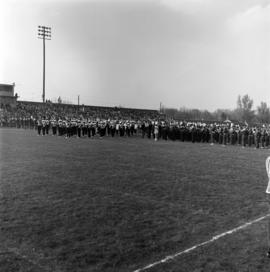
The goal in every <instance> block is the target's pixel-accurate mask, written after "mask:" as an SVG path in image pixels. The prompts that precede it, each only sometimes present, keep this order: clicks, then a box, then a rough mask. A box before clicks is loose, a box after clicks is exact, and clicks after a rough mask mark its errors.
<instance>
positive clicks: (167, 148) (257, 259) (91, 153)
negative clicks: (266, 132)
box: [0, 128, 270, 272]
mask: <svg viewBox="0 0 270 272" xmlns="http://www.w3.org/2000/svg"><path fill="white" fill-rule="evenodd" d="M269 151H270V150H266V149H259V150H256V149H253V148H245V149H243V148H241V147H239V146H226V147H223V146H221V145H214V146H210V145H209V144H199V143H195V144H192V143H187V142H184V143H183V142H178V141H176V142H172V141H158V142H155V141H153V140H149V139H142V138H140V137H132V138H120V137H116V138H111V137H104V138H102V139H100V138H98V137H97V138H94V139H87V138H83V139H77V138H70V139H65V138H63V137H53V136H45V137H37V134H36V132H35V131H33V130H24V129H4V128H0V163H1V164H0V271H5V272H8V271H21V272H25V271H27V272H30V271H31V272H36V271H37V272H43V271H57V272H64V271H70V272H77V271H79V272H80V271H83V272H84V271H87V272H90V271H91V272H92V271H93V272H97V271H102V272H107V271H116V272H118V271H119V272H122V271H128V272H129V271H130V272H133V271H136V270H137V271H151V272H153V271H158V272H163V271H175V272H176V271H177V272H182V271H183V272H187V271H194V272H202V271H207V272H208V271H269V270H270V259H268V258H267V257H266V250H267V220H268V218H267V217H265V216H267V214H268V213H269V210H268V206H267V202H266V196H265V190H266V185H267V181H268V178H267V175H266V170H265V159H266V158H267V157H268V156H269V155H270V152H269ZM257 219H259V220H257ZM249 222H251V223H250V224H247V223H249ZM241 226H242V227H241ZM239 227H240V228H239ZM232 230H233V231H232ZM228 231H229V233H227V232H228ZM230 231H231V232H230ZM213 237H216V239H213ZM188 249H190V250H188ZM167 256H171V258H167V259H166V257H167ZM151 264H153V265H152V266H151Z"/></svg>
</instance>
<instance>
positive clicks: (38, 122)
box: [37, 118, 42, 136]
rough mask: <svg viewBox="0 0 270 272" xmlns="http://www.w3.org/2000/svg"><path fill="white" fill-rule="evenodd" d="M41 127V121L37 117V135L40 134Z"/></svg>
mask: <svg viewBox="0 0 270 272" xmlns="http://www.w3.org/2000/svg"><path fill="white" fill-rule="evenodd" d="M41 128H42V121H41V119H40V118H38V120H37V129H38V136H40V133H41Z"/></svg>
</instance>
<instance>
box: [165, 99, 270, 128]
mask: <svg viewBox="0 0 270 272" xmlns="http://www.w3.org/2000/svg"><path fill="white" fill-rule="evenodd" d="M253 106H254V103H253V99H251V98H250V97H249V95H248V94H246V95H244V96H240V95H238V97H237V103H236V108H235V109H233V110H229V109H217V110H215V111H214V112H209V111H207V110H198V109H187V108H184V107H183V108H180V109H175V108H165V107H162V108H161V109H160V111H161V113H163V114H165V115H166V116H167V117H168V118H173V119H175V120H186V121H210V122H211V121H213V122H216V121H219V122H224V121H226V120H227V119H229V120H230V121H233V122H240V123H248V124H266V123H270V108H269V107H268V105H267V103H266V102H261V103H260V105H259V106H257V108H256V109H254V107H253Z"/></svg>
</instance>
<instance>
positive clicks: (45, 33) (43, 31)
mask: <svg viewBox="0 0 270 272" xmlns="http://www.w3.org/2000/svg"><path fill="white" fill-rule="evenodd" d="M51 37H52V36H51V28H50V27H47V26H38V38H39V39H42V40H43V92H42V101H43V103H44V102H45V40H51Z"/></svg>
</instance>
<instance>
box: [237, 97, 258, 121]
mask: <svg viewBox="0 0 270 272" xmlns="http://www.w3.org/2000/svg"><path fill="white" fill-rule="evenodd" d="M252 107H253V100H252V99H251V98H250V97H249V96H248V95H247V94H246V95H244V96H243V97H242V98H241V96H240V95H239V96H238V98H237V109H236V112H237V113H238V116H239V119H240V120H241V121H242V122H248V123H251V122H252V121H253V119H254V117H255V114H254V111H253V110H252Z"/></svg>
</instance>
